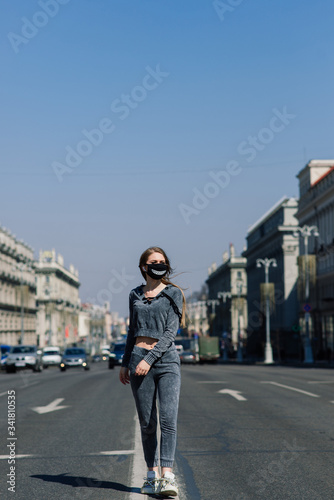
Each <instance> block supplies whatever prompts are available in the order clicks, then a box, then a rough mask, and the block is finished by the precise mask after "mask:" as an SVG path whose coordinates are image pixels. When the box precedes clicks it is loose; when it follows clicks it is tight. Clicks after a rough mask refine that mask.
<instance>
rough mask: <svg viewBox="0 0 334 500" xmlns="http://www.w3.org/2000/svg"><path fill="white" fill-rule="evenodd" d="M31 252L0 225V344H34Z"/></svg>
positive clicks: (34, 290) (34, 317)
mask: <svg viewBox="0 0 334 500" xmlns="http://www.w3.org/2000/svg"><path fill="white" fill-rule="evenodd" d="M35 294H36V283H35V272H34V257H33V249H32V248H31V247H30V246H29V245H27V244H26V243H24V242H23V241H22V240H21V241H19V240H17V239H16V237H15V236H14V235H12V234H11V233H10V231H8V230H7V229H6V228H4V227H1V226H0V342H1V343H2V344H8V345H16V344H18V343H21V344H23V343H24V344H36V343H37V337H36V313H37V309H36V300H35Z"/></svg>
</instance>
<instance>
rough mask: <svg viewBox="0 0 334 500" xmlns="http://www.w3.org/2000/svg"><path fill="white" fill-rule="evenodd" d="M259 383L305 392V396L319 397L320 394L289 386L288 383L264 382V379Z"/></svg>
mask: <svg viewBox="0 0 334 500" xmlns="http://www.w3.org/2000/svg"><path fill="white" fill-rule="evenodd" d="M261 384H271V385H276V386H277V387H283V389H288V390H290V391H295V392H300V393H301V394H305V395H306V396H310V397H311V398H320V396H318V394H313V393H312V392H307V391H303V390H302V389H297V388H296V387H291V386H290V385H283V384H279V383H278V382H264V381H262V382H261Z"/></svg>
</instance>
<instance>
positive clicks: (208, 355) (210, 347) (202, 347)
mask: <svg viewBox="0 0 334 500" xmlns="http://www.w3.org/2000/svg"><path fill="white" fill-rule="evenodd" d="M198 342H199V361H200V363H204V362H205V361H217V360H218V358H219V357H220V346H219V337H199V339H198Z"/></svg>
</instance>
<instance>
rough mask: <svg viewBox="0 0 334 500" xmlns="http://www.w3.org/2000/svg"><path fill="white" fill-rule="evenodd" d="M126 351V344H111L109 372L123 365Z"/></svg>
mask: <svg viewBox="0 0 334 500" xmlns="http://www.w3.org/2000/svg"><path fill="white" fill-rule="evenodd" d="M124 351H125V342H116V343H112V344H111V346H110V354H109V362H108V367H109V370H112V369H113V368H115V366H116V365H121V364H122V359H123V355H124Z"/></svg>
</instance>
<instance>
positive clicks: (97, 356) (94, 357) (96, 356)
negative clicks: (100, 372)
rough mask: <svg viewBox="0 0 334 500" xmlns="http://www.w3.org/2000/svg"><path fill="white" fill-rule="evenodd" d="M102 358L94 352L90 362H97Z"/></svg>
mask: <svg viewBox="0 0 334 500" xmlns="http://www.w3.org/2000/svg"><path fill="white" fill-rule="evenodd" d="M101 360H102V357H101V354H94V355H93V356H92V363H98V362H99V361H101Z"/></svg>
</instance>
